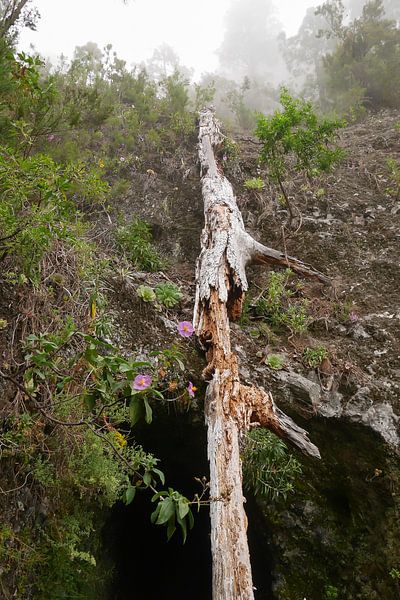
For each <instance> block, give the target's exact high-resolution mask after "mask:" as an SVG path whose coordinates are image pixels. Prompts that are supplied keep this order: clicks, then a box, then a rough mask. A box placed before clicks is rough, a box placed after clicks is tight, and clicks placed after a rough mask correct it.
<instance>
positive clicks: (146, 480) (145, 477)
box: [143, 471, 152, 486]
mask: <svg viewBox="0 0 400 600" xmlns="http://www.w3.org/2000/svg"><path fill="white" fill-rule="evenodd" d="M151 480H152V477H151V473H149V471H146V473H145V474H144V475H143V482H144V483H145V485H147V486H149V485H150V484H151Z"/></svg>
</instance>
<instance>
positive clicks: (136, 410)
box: [129, 396, 143, 426]
mask: <svg viewBox="0 0 400 600" xmlns="http://www.w3.org/2000/svg"><path fill="white" fill-rule="evenodd" d="M142 416H143V403H142V400H141V398H137V397H136V396H134V397H133V398H132V399H131V401H130V404H129V417H130V420H131V425H132V426H133V425H136V423H137V422H138V421H140V419H141V418H142Z"/></svg>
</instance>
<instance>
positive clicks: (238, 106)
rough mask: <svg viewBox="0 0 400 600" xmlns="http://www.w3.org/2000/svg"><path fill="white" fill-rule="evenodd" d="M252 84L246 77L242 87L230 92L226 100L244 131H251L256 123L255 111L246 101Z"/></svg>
mask: <svg viewBox="0 0 400 600" xmlns="http://www.w3.org/2000/svg"><path fill="white" fill-rule="evenodd" d="M250 86H251V84H250V81H249V79H248V78H247V77H245V78H244V80H243V83H242V85H241V86H240V88H239V89H233V90H232V91H230V92H228V94H227V97H226V102H227V104H228V106H229V108H230V109H231V111H232V112H233V114H234V115H235V118H236V122H237V124H238V126H239V127H240V129H243V130H244V131H251V130H252V129H253V128H254V125H255V123H256V114H255V111H254V110H252V109H251V108H250V107H249V106H248V104H247V103H246V101H245V95H246V92H247V91H248V90H249V89H250Z"/></svg>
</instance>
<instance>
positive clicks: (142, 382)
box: [133, 375, 151, 391]
mask: <svg viewBox="0 0 400 600" xmlns="http://www.w3.org/2000/svg"><path fill="white" fill-rule="evenodd" d="M150 386H151V377H150V375H136V377H135V379H134V381H133V389H134V390H139V391H140V390H145V389H147V388H148V387H150Z"/></svg>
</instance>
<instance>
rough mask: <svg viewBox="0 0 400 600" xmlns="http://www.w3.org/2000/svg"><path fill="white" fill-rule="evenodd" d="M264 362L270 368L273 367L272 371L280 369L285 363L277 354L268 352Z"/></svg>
mask: <svg viewBox="0 0 400 600" xmlns="http://www.w3.org/2000/svg"><path fill="white" fill-rule="evenodd" d="M265 364H266V365H267V366H268V367H269V368H270V369H274V371H280V369H282V368H283V365H284V364H285V359H284V358H283V357H282V356H280V355H279V354H268V356H267V358H266V359H265Z"/></svg>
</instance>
